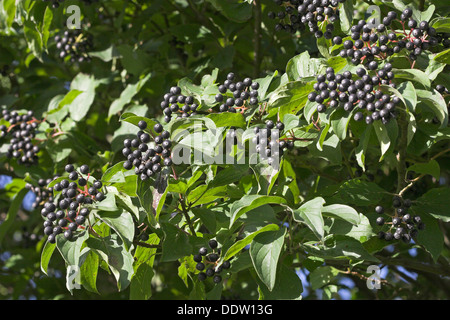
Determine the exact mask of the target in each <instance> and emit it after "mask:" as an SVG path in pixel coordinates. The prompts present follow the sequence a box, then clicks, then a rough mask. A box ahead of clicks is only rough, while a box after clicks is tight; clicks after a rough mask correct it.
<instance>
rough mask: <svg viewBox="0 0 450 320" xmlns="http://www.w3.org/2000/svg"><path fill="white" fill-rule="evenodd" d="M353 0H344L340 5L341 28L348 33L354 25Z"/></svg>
mask: <svg viewBox="0 0 450 320" xmlns="http://www.w3.org/2000/svg"><path fill="white" fill-rule="evenodd" d="M353 10H354V9H353V0H347V1H344V2H343V3H341V4H340V5H339V12H340V15H339V17H340V21H341V29H342V31H343V32H344V33H348V32H349V31H350V28H351V27H352V25H353Z"/></svg>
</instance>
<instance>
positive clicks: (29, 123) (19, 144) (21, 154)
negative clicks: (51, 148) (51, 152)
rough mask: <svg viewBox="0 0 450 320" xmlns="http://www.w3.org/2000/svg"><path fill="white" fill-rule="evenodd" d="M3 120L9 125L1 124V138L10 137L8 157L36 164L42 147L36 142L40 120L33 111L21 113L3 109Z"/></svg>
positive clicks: (20, 161)
mask: <svg viewBox="0 0 450 320" xmlns="http://www.w3.org/2000/svg"><path fill="white" fill-rule="evenodd" d="M2 115H3V120H4V121H6V122H8V123H9V125H6V124H2V125H0V138H6V139H9V146H8V149H7V152H6V157H7V158H14V159H16V160H17V163H18V164H20V165H24V166H31V165H36V164H37V163H38V160H39V158H38V153H39V151H40V148H39V146H38V145H36V144H35V142H34V138H35V137H36V129H37V128H38V126H39V123H40V121H39V120H37V119H36V118H35V117H34V116H33V111H31V110H30V111H28V112H27V113H24V114H19V113H18V112H17V111H9V110H6V109H5V110H3V111H2Z"/></svg>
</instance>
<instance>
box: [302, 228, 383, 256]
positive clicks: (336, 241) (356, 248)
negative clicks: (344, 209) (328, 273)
mask: <svg viewBox="0 0 450 320" xmlns="http://www.w3.org/2000/svg"><path fill="white" fill-rule="evenodd" d="M304 246H305V247H306V250H307V251H309V254H310V255H314V256H317V257H321V258H324V259H331V260H348V259H350V260H352V261H363V260H365V261H371V262H379V260H378V259H377V258H375V257H374V256H372V255H371V254H370V253H368V252H367V250H366V249H365V248H364V247H363V245H362V244H361V242H359V241H358V240H356V239H353V238H351V237H347V236H342V235H335V236H333V238H331V239H327V242H326V244H318V245H317V244H316V242H311V243H305V244H304Z"/></svg>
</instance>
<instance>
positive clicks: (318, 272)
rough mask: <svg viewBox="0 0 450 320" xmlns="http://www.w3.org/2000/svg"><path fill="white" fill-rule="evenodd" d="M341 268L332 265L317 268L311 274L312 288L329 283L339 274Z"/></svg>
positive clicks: (315, 288)
mask: <svg viewBox="0 0 450 320" xmlns="http://www.w3.org/2000/svg"><path fill="white" fill-rule="evenodd" d="M338 274H339V270H338V269H336V268H334V267H331V266H323V267H319V268H317V269H315V270H314V271H312V272H311V273H310V275H309V281H310V282H311V289H313V290H317V289H320V288H322V287H323V286H325V285H327V284H329V283H330V282H331V281H332V280H333V279H334V278H335V277H336V276H337V275H338Z"/></svg>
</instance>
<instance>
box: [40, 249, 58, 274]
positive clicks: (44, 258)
mask: <svg viewBox="0 0 450 320" xmlns="http://www.w3.org/2000/svg"><path fill="white" fill-rule="evenodd" d="M55 249H56V244H55V243H50V242H48V241H46V242H45V244H44V248H43V249H42V253H41V271H42V272H43V273H44V274H46V275H48V274H47V269H48V265H49V263H50V259H51V257H52V255H53V252H54V251H55Z"/></svg>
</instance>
